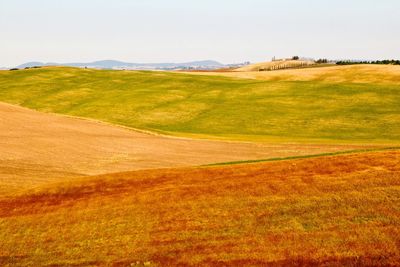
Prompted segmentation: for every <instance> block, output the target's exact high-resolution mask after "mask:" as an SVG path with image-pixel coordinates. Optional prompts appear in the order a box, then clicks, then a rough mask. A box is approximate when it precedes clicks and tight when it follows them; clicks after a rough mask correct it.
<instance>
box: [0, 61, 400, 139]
mask: <svg viewBox="0 0 400 267" xmlns="http://www.w3.org/2000/svg"><path fill="white" fill-rule="evenodd" d="M323 69H329V68H323ZM396 70H397V69H395V70H392V72H394V73H397V72H396ZM365 72H366V70H365V69H359V68H356V69H354V70H351V72H350V73H351V75H350V74H349V70H348V71H346V72H342V71H341V70H340V69H339V70H335V71H330V72H328V73H327V76H335V75H339V76H343V75H345V77H348V76H349V75H350V76H354V77H355V78H356V77H359V76H360V75H363V74H364V73H365ZM384 73H385V71H382V73H379V75H380V76H382V75H384ZM388 73H390V74H388V75H393V74H392V73H391V72H388ZM368 75H370V74H369V73H368ZM371 81H372V82H370V83H368V82H364V83H357V82H352V81H351V80H350V81H349V80H346V81H345V82H331V81H329V79H328V80H326V79H321V80H312V81H286V80H284V79H283V80H274V81H262V80H245V79H233V78H227V77H219V76H200V75H188V74H178V73H169V72H130V71H102V70H89V69H74V68H42V69H32V70H22V71H14V72H6V71H2V72H0V86H1V88H2V90H1V91H0V100H1V101H5V102H8V103H13V104H18V105H22V106H25V107H29V108H33V109H37V110H40V111H45V112H55V113H61V114H67V115H72V116H79V117H87V118H92V119H97V120H101V121H106V122H110V123H114V124H118V125H123V126H127V127H132V128H136V129H145V130H150V131H155V132H158V133H164V134H169V135H178V136H184V137H185V136H186V137H196V138H198V137H200V138H218V139H231V140H241V141H270V142H276V141H279V142H316V143H320V142H321V143H323V142H326V143H377V144H378V143H382V144H390V143H398V141H399V140H400V136H399V132H400V126H399V124H398V123H397V122H398V121H399V116H400V110H399V109H400V107H399V106H400V105H398V103H399V102H400V99H399V98H400V94H399V83H397V82H396V80H391V81H390V82H382V83H379V82H378V81H376V80H374V79H372V80H371Z"/></svg>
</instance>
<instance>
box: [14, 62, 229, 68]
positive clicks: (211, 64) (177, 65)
mask: <svg viewBox="0 0 400 267" xmlns="http://www.w3.org/2000/svg"><path fill="white" fill-rule="evenodd" d="M34 66H68V67H80V68H84V67H87V68H98V69H132V70H177V69H199V70H201V69H203V70H207V69H219V68H223V67H225V65H224V64H222V63H220V62H217V61H214V60H203V61H193V62H185V63H128V62H122V61H117V60H101V61H94V62H88V63H55V62H49V63H43V62H28V63H24V64H22V65H19V66H17V67H16V68H19V69H23V68H27V67H34Z"/></svg>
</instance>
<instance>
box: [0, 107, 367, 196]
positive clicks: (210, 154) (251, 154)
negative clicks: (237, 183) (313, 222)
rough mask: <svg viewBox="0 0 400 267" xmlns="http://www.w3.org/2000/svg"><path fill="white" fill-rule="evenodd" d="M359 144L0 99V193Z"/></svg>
mask: <svg viewBox="0 0 400 267" xmlns="http://www.w3.org/2000/svg"><path fill="white" fill-rule="evenodd" d="M361 147H362V146H351V145H349V146H341V145H296V144H255V143H239V142H220V141H207V140H194V139H185V138H172V137H165V136H161V135H154V134H147V133H142V132H137V131H133V130H129V129H126V128H122V127H117V126H113V125H108V124H104V123H100V122H95V121H90V120H83V119H78V118H72V117H66V116H60V115H54V114H46V113H41V112H37V111H32V110H29V109H25V108H21V107H17V106H13V105H9V104H4V103H0V194H5V193H9V192H15V191H16V190H22V189H27V188H32V187H35V186H38V185H42V184H46V183H49V182H54V181H58V180H64V179H70V178H72V177H79V176H84V175H96V174H104V173H111V172H121V171H130V170H138V169H150V168H165V167H178V166H193V165H202V164H209V163H216V162H224V161H236V160H248V159H264V158H274V157H287V156H296V155H308V154H319V153H324V152H336V151H343V150H352V149H358V148H361Z"/></svg>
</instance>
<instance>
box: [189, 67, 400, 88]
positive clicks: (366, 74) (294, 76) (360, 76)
mask: <svg viewBox="0 0 400 267" xmlns="http://www.w3.org/2000/svg"><path fill="white" fill-rule="evenodd" d="M193 74H196V75H216V76H226V77H235V78H243V79H257V80H264V81H303V82H305V81H315V82H329V83H377V84H380V83H387V84H393V83H398V84H400V66H393V65H350V66H332V67H315V68H305V69H288V70H279V71H262V72H260V71H249V70H244V71H241V72H239V71H237V72H214V73H213V72H207V73H201V72H198V73H193Z"/></svg>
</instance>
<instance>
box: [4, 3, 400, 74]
mask: <svg viewBox="0 0 400 267" xmlns="http://www.w3.org/2000/svg"><path fill="white" fill-rule="evenodd" d="M0 23H1V27H0V66H14V65H17V64H21V63H24V62H27V61H45V62H77V61H78V62H82V61H94V60H100V59H117V60H123V61H129V62H183V61H191V60H202V59H215V60H219V61H221V62H223V63H233V62H241V61H247V60H249V61H252V62H255V61H264V60H267V59H270V58H271V57H272V56H277V57H286V56H292V55H300V56H308V57H316V58H318V57H328V58H331V59H344V58H352V59H383V58H400V1H399V0H0Z"/></svg>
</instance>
